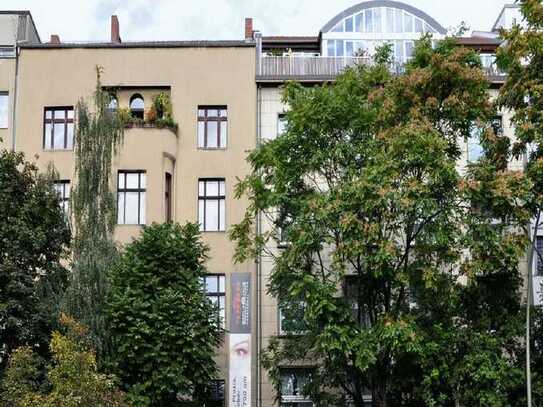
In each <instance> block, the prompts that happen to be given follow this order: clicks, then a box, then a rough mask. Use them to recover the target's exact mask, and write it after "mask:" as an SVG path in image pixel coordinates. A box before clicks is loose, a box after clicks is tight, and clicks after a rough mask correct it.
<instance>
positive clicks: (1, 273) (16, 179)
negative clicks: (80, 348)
mask: <svg viewBox="0 0 543 407" xmlns="http://www.w3.org/2000/svg"><path fill="white" fill-rule="evenodd" d="M69 242H70V231H69V229H68V225H67V223H66V220H65V217H64V214H63V212H62V210H61V208H60V206H59V202H58V196H57V195H56V193H55V192H54V190H53V188H52V184H51V180H50V179H49V178H48V177H47V176H42V175H38V170H37V168H36V167H35V166H34V165H32V164H30V163H28V162H26V161H25V160H24V156H23V154H20V153H13V152H8V151H5V150H4V151H1V152H0V370H1V369H3V368H4V366H5V363H6V361H7V358H8V357H9V355H10V353H11V352H12V351H13V350H14V349H15V348H17V347H20V346H23V345H28V346H32V347H35V348H37V351H38V353H39V354H40V355H42V356H45V355H46V354H47V348H48V342H49V336H50V334H51V331H52V328H53V327H54V325H55V320H56V318H57V317H58V300H57V298H58V297H59V296H61V295H62V293H63V290H64V288H65V286H66V270H65V269H64V267H63V266H62V264H61V260H62V259H63V258H65V256H66V250H67V246H68V244H69Z"/></svg>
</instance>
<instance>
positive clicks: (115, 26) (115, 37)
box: [111, 16, 121, 44]
mask: <svg viewBox="0 0 543 407" xmlns="http://www.w3.org/2000/svg"><path fill="white" fill-rule="evenodd" d="M111 42H115V43H117V44H120V43H121V35H120V34H119V19H118V18H117V16H111Z"/></svg>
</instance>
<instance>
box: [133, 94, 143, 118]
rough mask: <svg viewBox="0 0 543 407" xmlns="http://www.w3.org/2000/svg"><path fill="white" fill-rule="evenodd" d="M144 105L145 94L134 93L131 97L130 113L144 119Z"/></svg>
mask: <svg viewBox="0 0 543 407" xmlns="http://www.w3.org/2000/svg"><path fill="white" fill-rule="evenodd" d="M144 107H145V105H144V102H143V96H141V95H140V94H139V93H135V94H134V95H132V97H131V98H130V113H131V114H132V117H135V118H138V119H143V112H144Z"/></svg>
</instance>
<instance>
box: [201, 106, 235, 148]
mask: <svg viewBox="0 0 543 407" xmlns="http://www.w3.org/2000/svg"><path fill="white" fill-rule="evenodd" d="M227 132H228V117H227V109H226V106H218V107H217V106H215V107H205V106H199V107H198V147H199V148H225V147H226V136H227Z"/></svg>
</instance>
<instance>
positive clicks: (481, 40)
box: [456, 37, 502, 52]
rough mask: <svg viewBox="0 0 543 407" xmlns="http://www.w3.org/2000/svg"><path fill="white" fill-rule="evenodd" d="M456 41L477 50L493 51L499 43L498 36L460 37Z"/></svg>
mask: <svg viewBox="0 0 543 407" xmlns="http://www.w3.org/2000/svg"><path fill="white" fill-rule="evenodd" d="M456 41H457V43H458V44H460V45H464V46H466V47H469V48H474V49H476V50H478V51H487V52H494V51H496V49H497V48H498V47H499V46H500V45H501V43H502V40H501V39H500V38H489V37H460V38H458V39H457V40H456Z"/></svg>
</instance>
